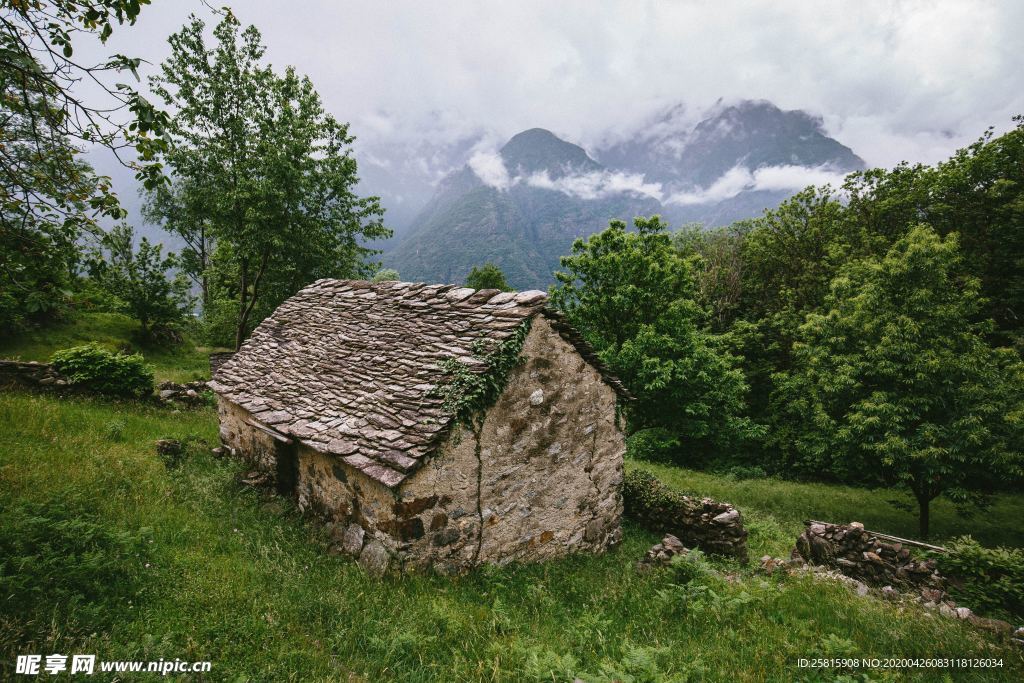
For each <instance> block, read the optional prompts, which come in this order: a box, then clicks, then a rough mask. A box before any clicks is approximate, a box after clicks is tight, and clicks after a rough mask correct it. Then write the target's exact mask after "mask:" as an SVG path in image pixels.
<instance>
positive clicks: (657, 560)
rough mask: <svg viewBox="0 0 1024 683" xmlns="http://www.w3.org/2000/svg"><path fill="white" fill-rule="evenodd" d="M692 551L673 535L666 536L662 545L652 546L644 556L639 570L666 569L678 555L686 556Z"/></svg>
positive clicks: (639, 564)
mask: <svg viewBox="0 0 1024 683" xmlns="http://www.w3.org/2000/svg"><path fill="white" fill-rule="evenodd" d="M689 552H690V550H689V549H688V548H687V547H686V546H684V545H683V542H682V541H680V540H679V539H678V538H676V537H675V536H673V535H672V534H665V538H663V539H661V543H656V544H655V545H652V546H651V548H650V549H649V550H648V551H647V554H646V555H644V557H643V559H642V560H640V561H639V562H637V569H641V570H643V569H650V568H651V567H664V566H667V565H669V564H671V563H672V558H673V557H676V556H677V555H686V554H687V553H689Z"/></svg>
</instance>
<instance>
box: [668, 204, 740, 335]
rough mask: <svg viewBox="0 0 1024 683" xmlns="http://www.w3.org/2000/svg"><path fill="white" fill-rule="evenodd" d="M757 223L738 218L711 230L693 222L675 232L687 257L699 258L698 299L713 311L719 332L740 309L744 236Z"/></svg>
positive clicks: (675, 241)
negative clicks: (731, 222) (738, 219)
mask: <svg viewBox="0 0 1024 683" xmlns="http://www.w3.org/2000/svg"><path fill="white" fill-rule="evenodd" d="M754 225H755V222H754V221H749V220H747V221H737V222H736V223H733V224H732V225H730V226H727V227H722V228H715V229H711V230H709V229H707V228H705V227H704V226H703V224H701V223H691V224H688V225H684V226H683V227H682V228H680V229H679V230H677V231H676V232H675V233H674V234H673V235H672V243H673V244H674V245H675V247H676V249H677V250H678V251H679V252H680V253H681V254H682V255H683V256H684V257H697V258H696V259H695V261H694V277H695V280H696V283H697V300H698V301H699V302H700V304H701V306H703V307H704V309H705V310H707V311H708V313H709V314H710V320H711V326H712V329H714V330H715V331H716V332H724V331H725V330H727V329H728V328H729V326H730V325H731V324H732V323H733V321H734V320H735V319H736V316H737V314H738V312H739V307H740V300H741V298H742V295H743V246H744V238H745V237H746V235H747V233H749V232H750V230H751V229H752V228H753V226H754Z"/></svg>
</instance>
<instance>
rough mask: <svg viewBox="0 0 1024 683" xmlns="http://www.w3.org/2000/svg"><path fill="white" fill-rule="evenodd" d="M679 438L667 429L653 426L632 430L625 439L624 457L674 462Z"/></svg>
mask: <svg viewBox="0 0 1024 683" xmlns="http://www.w3.org/2000/svg"><path fill="white" fill-rule="evenodd" d="M678 451H679V438H678V437H676V436H674V435H673V434H672V433H671V432H669V431H668V430H667V429H662V428H660V427H653V428H651V429H641V430H640V431H638V432H634V433H633V434H631V435H630V436H629V438H627V439H626V457H627V458H634V459H636V460H647V461H650V462H675V460H676V457H677V455H678Z"/></svg>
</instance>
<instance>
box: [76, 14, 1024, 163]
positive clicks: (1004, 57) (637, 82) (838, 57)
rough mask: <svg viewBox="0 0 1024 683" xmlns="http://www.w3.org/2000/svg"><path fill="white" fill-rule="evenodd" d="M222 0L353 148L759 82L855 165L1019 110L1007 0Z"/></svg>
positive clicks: (157, 33) (574, 117)
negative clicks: (309, 86) (813, 120)
mask: <svg viewBox="0 0 1024 683" xmlns="http://www.w3.org/2000/svg"><path fill="white" fill-rule="evenodd" d="M232 7H233V9H234V11H235V14H236V15H237V16H238V17H239V19H240V20H241V21H242V22H243V24H249V23H252V24H255V25H256V26H257V27H258V28H259V29H260V30H261V31H262V32H263V36H264V40H265V43H266V45H267V47H268V50H267V58H268V59H269V61H271V62H272V63H273V64H275V65H277V66H279V67H283V66H285V65H287V64H291V65H295V66H296V67H297V68H298V69H299V70H300V71H302V72H304V73H306V74H308V75H309V76H310V77H311V78H312V79H313V81H314V83H315V84H316V86H317V88H318V90H319V91H320V93H321V95H322V96H323V98H324V100H325V103H326V106H327V108H328V110H330V111H331V112H333V113H334V114H335V115H336V116H337V117H338V118H340V119H341V120H343V121H349V122H350V123H351V125H352V132H353V133H354V134H355V135H356V136H358V137H359V138H360V139H361V142H362V143H363V145H364V149H367V150H372V149H373V148H375V147H378V146H380V145H382V144H387V145H391V146H393V145H403V144H406V143H408V142H416V141H418V140H420V139H422V138H423V136H429V137H430V138H431V139H433V140H447V139H453V138H457V137H461V136H465V135H468V134H471V133H474V132H477V131H480V130H482V129H483V130H487V131H491V132H493V133H495V134H496V136H497V137H498V138H502V137H508V136H510V135H512V134H514V133H516V132H518V131H520V130H523V129H525V128H529V127H534V126H540V127H544V128H549V129H551V130H552V131H554V132H556V133H557V134H559V135H561V136H563V137H566V138H567V139H569V140H571V141H574V142H579V143H581V144H583V145H584V146H593V145H596V144H597V143H598V142H600V141H601V140H602V139H604V138H607V137H608V136H609V135H615V134H620V135H621V134H626V133H628V132H629V131H630V130H632V129H635V128H636V127H637V126H638V125H640V124H641V123H642V122H643V121H644V120H645V119H646V118H647V117H649V116H650V115H651V113H652V112H654V111H656V110H657V109H659V108H661V107H665V106H669V105H671V104H673V103H677V102H685V103H686V104H687V105H688V107H689V108H690V109H691V110H692V111H699V110H700V109H701V108H702V107H706V106H708V105H710V104H711V103H713V102H714V101H715V100H717V99H718V98H720V97H723V98H726V99H727V100H734V99H758V98H763V99H768V100H770V101H772V102H774V103H775V104H777V105H779V106H780V107H782V108H785V109H797V108H799V109H805V110H808V111H810V112H812V113H815V114H818V115H820V116H822V117H823V119H824V121H825V126H826V129H827V131H828V133H829V134H830V135H832V136H833V137H835V138H837V139H838V140H839V141H840V142H842V143H844V144H846V145H848V146H850V147H851V148H853V150H854V151H855V152H856V153H857V154H859V155H860V156H861V157H862V158H864V159H865V160H866V161H867V162H868V164H870V165H883V166H891V165H893V164H895V163H896V162H898V161H900V160H904V159H906V160H910V161H923V162H934V161H937V160H939V159H942V158H944V157H946V156H948V155H949V154H950V152H952V151H953V150H954V149H956V148H957V147H959V146H962V145H963V144H965V143H966V142H970V141H972V140H973V139H975V138H977V137H978V136H979V135H980V134H981V133H982V132H983V131H984V129H985V128H986V127H988V126H990V125H993V126H995V127H996V128H997V130H1006V129H1007V128H1009V127H1010V126H1011V125H1012V123H1011V120H1010V119H1011V117H1012V116H1013V115H1014V114H1016V113H1024V58H1022V51H1021V48H1022V39H1021V36H1024V2H1022V1H1021V0H1006V1H1004V2H986V1H984V0H963V1H960V2H954V1H948V2H941V1H936V0H928V1H920V2H898V1H893V0H880V1H878V2H871V1H865V0H859V1H858V2H849V1H843V2H825V1H823V0H802V1H799V2H798V1H788V0H766V1H764V2H751V1H746V2H728V1H726V0H717V1H715V2H710V1H709V2H696V1H691V2H682V1H679V2H671V1H668V0H664V1H661V2H641V1H639V0H623V1H622V2H596V1H594V0H588V1H580V2H567V1H562V0H559V1H554V0H540V1H532V0H506V1H504V2H483V1H481V0H466V1H465V2H448V1H445V2H396V1H387V0H379V1H375V2H358V3H357V2H343V1H340V0H333V1H332V0H301V1H299V0H295V1H291V2H287V1H283V0H237V1H236V2H235V3H233V4H232ZM191 12H195V13H197V14H199V15H200V16H205V17H210V16H211V13H210V11H209V10H208V9H207V8H206V7H205V6H204V5H203V4H202V3H200V2H199V1H198V0H195V1H192V0H173V1H172V0H154V2H153V6H151V7H145V8H144V9H143V11H142V14H141V16H140V19H139V22H138V24H137V25H136V26H135V27H131V28H124V29H121V30H119V31H116V32H115V34H114V36H113V37H112V38H111V40H110V41H109V43H108V45H107V47H106V49H107V51H109V52H122V53H125V54H129V55H133V56H139V57H142V58H144V59H147V60H149V61H151V62H154V63H156V62H159V61H160V60H161V59H163V58H164V57H165V56H166V55H167V52H168V48H167V43H166V37H167V35H168V34H169V33H171V32H172V31H175V30H177V29H178V28H179V27H180V26H181V25H182V24H183V23H184V22H185V20H186V19H187V17H188V15H189V13H191ZM215 20H216V18H215V17H214V18H213V21H215ZM83 47H84V46H83Z"/></svg>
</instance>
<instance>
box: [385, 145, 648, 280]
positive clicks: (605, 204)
mask: <svg viewBox="0 0 1024 683" xmlns="http://www.w3.org/2000/svg"><path fill="white" fill-rule="evenodd" d="M604 171H605V169H604V167H603V166H601V164H599V163H598V162H596V161H595V160H594V159H592V158H591V157H590V156H589V155H587V153H586V152H585V151H584V150H583V148H581V147H579V146H577V145H574V144H571V143H568V142H566V141H564V140H561V139H559V138H558V137H556V136H555V135H554V134H552V133H551V132H549V131H546V130H543V129H540V128H534V129H531V130H528V131H524V132H523V133H520V134H518V135H516V136H515V137H513V138H512V139H511V140H509V141H508V143H507V144H505V145H504V146H503V147H502V148H501V149H500V150H499V151H498V152H497V153H495V154H487V153H481V152H478V153H476V154H474V155H473V157H471V159H470V160H469V162H468V163H467V165H466V166H464V167H463V168H462V169H460V170H459V171H457V172H455V173H453V174H451V175H449V176H448V177H447V178H445V179H444V180H443V181H442V182H441V184H440V185H439V187H438V190H437V193H436V194H435V196H434V197H433V198H432V199H431V200H430V202H429V203H428V204H427V206H426V207H425V208H424V209H423V211H422V212H421V213H420V214H419V216H418V217H417V218H416V220H415V221H414V223H413V225H412V226H410V227H409V229H408V232H407V234H406V236H405V237H404V238H403V239H402V240H401V241H400V242H399V243H398V245H397V247H395V248H394V249H393V250H392V251H390V252H389V253H387V254H385V263H386V264H388V265H391V266H394V267H396V268H398V270H399V272H400V273H401V275H402V278H403V279H405V280H426V281H438V282H457V281H461V280H462V279H464V278H465V276H466V274H467V273H468V272H469V270H470V269H471V268H472V267H473V266H476V265H481V264H483V263H484V262H487V261H492V262H494V263H497V264H498V265H499V266H500V267H501V268H502V270H503V271H504V272H505V274H506V276H507V277H508V280H509V282H510V283H511V284H513V286H516V287H520V288H530V287H545V286H546V285H547V284H548V282H549V280H550V279H551V271H552V270H553V269H554V268H555V267H556V266H557V265H558V257H559V256H561V255H562V254H563V253H565V252H566V251H567V248H568V245H571V244H572V241H573V240H574V239H575V238H577V237H583V236H585V235H589V234H591V233H592V232H594V231H595V227H594V226H597V228H596V229H600V227H602V226H604V225H607V223H608V220H609V219H610V218H615V217H621V218H624V219H628V218H631V217H632V216H634V215H638V214H649V213H655V212H657V211H658V208H659V203H658V201H657V200H656V199H654V198H652V197H649V196H645V195H642V194H639V193H634V192H624V191H623V192H620V191H614V192H611V191H609V192H605V191H603V189H602V188H601V187H587V186H583V185H580V186H579V187H576V188H574V189H570V188H571V187H572V186H571V183H575V182H578V179H588V178H595V177H597V180H598V182H599V177H600V175H601V174H602V173H603V172H604ZM583 182H584V183H586V182H587V181H586V180H584V181H583ZM580 193H585V194H586V195H587V198H583V197H581V196H580Z"/></svg>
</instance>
